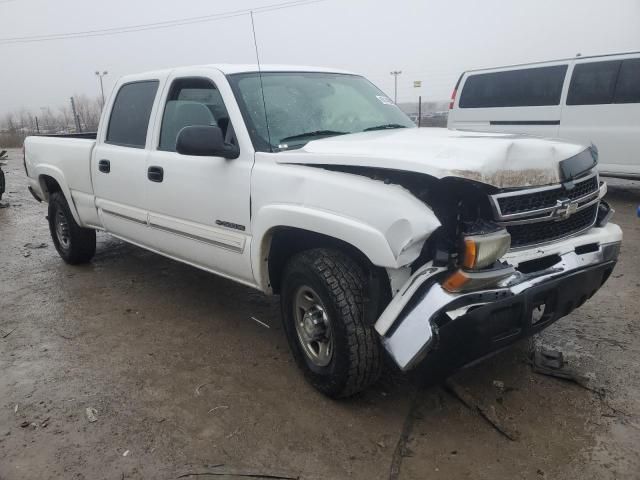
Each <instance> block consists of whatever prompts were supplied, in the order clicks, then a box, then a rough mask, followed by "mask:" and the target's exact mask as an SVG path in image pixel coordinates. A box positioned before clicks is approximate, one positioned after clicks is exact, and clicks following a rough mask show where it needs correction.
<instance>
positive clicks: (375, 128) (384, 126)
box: [363, 123, 407, 132]
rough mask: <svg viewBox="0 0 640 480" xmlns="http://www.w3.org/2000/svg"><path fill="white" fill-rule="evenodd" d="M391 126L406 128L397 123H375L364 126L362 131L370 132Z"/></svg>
mask: <svg viewBox="0 0 640 480" xmlns="http://www.w3.org/2000/svg"><path fill="white" fill-rule="evenodd" d="M391 128H407V127H406V125H400V124H399V123H387V124H385V125H376V126H375V127H369V128H365V129H364V130H363V132H371V131H373V130H389V129H391Z"/></svg>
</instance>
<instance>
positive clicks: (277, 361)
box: [0, 150, 640, 480]
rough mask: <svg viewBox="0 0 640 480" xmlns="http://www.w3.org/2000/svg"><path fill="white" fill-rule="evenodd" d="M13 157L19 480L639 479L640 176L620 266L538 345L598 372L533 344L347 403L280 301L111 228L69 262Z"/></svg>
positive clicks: (9, 386)
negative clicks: (538, 363)
mask: <svg viewBox="0 0 640 480" xmlns="http://www.w3.org/2000/svg"><path fill="white" fill-rule="evenodd" d="M6 170H7V183H8V192H7V194H6V196H5V197H4V198H3V200H2V203H3V204H4V205H7V204H8V205H9V206H8V207H6V208H2V209H0V267H1V268H0V479H1V480H14V479H21V480H22V479H38V480H40V479H47V478H56V479H57V478H64V479H102V478H104V479H118V480H120V479H125V478H126V479H137V478H144V479H175V478H238V477H237V475H238V474H250V475H254V477H252V478H265V477H264V476H266V475H272V476H275V477H274V478H279V477H284V478H288V477H290V478H298V477H299V478H301V479H342V478H362V479H387V478H388V479H414V478H416V479H417V478H430V479H439V478H442V479H453V478H455V479H457V478H472V479H474V480H475V479H497V478H504V479H515V478H526V479H544V478H548V479H575V478H582V479H590V478H594V479H595V478H598V479H601V478H603V479H627V478H629V479H632V478H640V474H638V472H640V453H639V452H640V395H639V393H640V375H639V374H638V372H640V368H639V367H640V335H638V334H639V333H640V318H639V317H640V316H639V315H638V313H639V306H640V295H639V293H640V289H639V287H640V242H639V239H640V219H638V218H636V216H635V207H636V205H637V204H639V203H640V184H639V183H637V182H626V181H617V180H612V181H611V182H610V189H609V197H608V198H609V200H610V203H611V204H612V205H613V206H614V207H615V208H616V210H617V214H616V217H615V221H616V222H617V223H619V224H620V225H621V226H622V228H623V230H624V233H625V241H624V244H623V247H622V254H621V259H620V263H619V264H618V266H617V268H616V270H615V271H614V274H613V276H612V278H611V279H610V280H609V281H608V283H607V284H606V285H605V286H604V287H603V289H602V290H601V291H600V292H599V293H598V294H597V295H596V296H595V297H594V298H592V299H591V300H590V301H589V302H587V304H585V305H584V306H583V307H582V308H581V309H579V310H578V311H576V312H574V313H573V314H571V315H570V316H568V317H567V318H564V319H562V320H560V321H559V322H558V323H556V324H555V325H553V326H552V327H550V328H549V329H548V330H546V331H545V332H544V333H543V334H542V335H540V336H538V337H536V338H535V339H534V340H533V341H532V343H535V344H536V345H545V346H547V347H551V348H557V349H560V350H561V351H562V352H563V353H564V355H565V358H566V359H567V360H568V362H569V364H570V366H571V367H572V368H574V369H575V370H576V371H578V372H580V373H581V374H582V375H585V376H586V377H587V378H588V380H587V381H586V382H583V385H582V386H581V385H577V384H575V383H571V382H567V381H563V380H559V379H556V378H552V377H546V376H541V375H539V374H536V373H533V372H532V371H531V368H530V366H529V365H528V363H527V358H528V356H527V352H528V351H529V348H530V344H529V342H525V343H521V344H518V345H515V346H514V347H513V348H511V349H509V350H507V351H505V352H503V353H501V354H500V355H498V356H496V357H494V358H492V359H490V360H488V361H485V362H483V363H481V364H478V365H476V366H474V367H473V368H469V369H466V370H464V371H462V372H460V373H459V374H457V375H456V376H455V377H454V378H453V380H452V382H451V383H450V384H449V385H448V386H447V387H443V386H432V387H420V385H419V384H418V382H416V381H412V380H409V379H407V380H404V381H397V380H394V381H391V379H389V378H383V380H382V381H381V382H380V383H379V384H378V385H376V386H375V387H374V388H372V389H370V390H369V391H367V392H366V393H364V394H362V395H360V396H358V397H356V398H352V399H349V400H346V401H341V402H335V401H331V400H328V399H326V398H324V397H322V396H321V395H320V394H318V393H316V392H315V391H314V390H313V389H312V388H311V387H309V386H308V385H307V384H306V383H305V382H304V380H303V379H302V376H301V375H300V374H299V373H298V371H297V369H296V367H295V365H294V363H293V361H292V359H291V357H290V355H289V352H288V348H287V345H286V340H285V338H284V332H283V331H282V327H281V324H280V316H279V312H278V307H277V301H276V300H274V299H270V298H267V297H264V296H263V295H261V294H259V293H257V292H254V291H252V290H249V289H247V288H245V287H242V286H239V285H236V284H234V283H231V282H229V281H227V280H224V279H221V278H217V277H215V276H213V275H210V274H207V273H205V272H201V271H199V270H196V269H194V268H191V267H188V266H186V265H182V264H179V263H177V262H174V261H172V260H168V259H166V258H163V257H161V256H158V255H155V254H153V253H149V252H146V251H145V250H142V249H140V248H137V247H133V246H130V245H127V244H124V243H122V242H120V241H118V240H115V239H112V238H110V237H109V236H107V235H104V234H99V235H98V242H99V243H98V251H97V254H96V257H95V259H94V261H93V262H92V263H91V264H89V265H85V266H81V267H71V266H67V265H65V264H64V263H63V262H62V261H61V260H60V258H59V257H58V255H57V254H56V252H55V249H54V247H53V244H52V242H51V240H50V237H49V232H48V228H47V224H46V222H45V218H44V216H45V214H46V206H45V205H44V204H39V203H37V202H36V201H35V200H34V199H33V198H32V197H31V195H30V194H29V193H28V192H27V190H26V188H25V184H26V181H25V176H24V172H23V170H22V160H21V155H20V152H19V151H18V150H11V151H10V158H9V165H8V167H7V168H6ZM41 244H44V246H42V248H34V247H39V246H41ZM252 316H253V317H255V318H258V319H259V320H261V321H262V322H264V323H266V324H267V325H269V326H270V328H266V327H264V326H262V325H260V324H258V323H256V322H255V321H253V320H251V317H252ZM454 391H456V392H458V394H460V393H461V392H462V396H463V397H465V398H467V400H468V397H472V398H473V399H474V400H472V401H471V402H472V407H471V408H469V406H467V405H465V404H464V403H463V402H461V400H460V398H459V395H456V394H454V393H453V392H454ZM475 405H481V406H482V407H483V408H484V409H485V411H488V412H489V416H491V415H492V414H493V415H494V416H495V417H497V418H498V419H500V425H502V428H503V430H505V431H506V432H507V434H508V435H509V436H511V437H512V438H511V439H510V438H507V436H505V435H504V434H503V433H501V432H500V431H498V429H496V428H494V427H493V426H492V425H491V424H490V423H489V422H488V421H487V420H486V419H485V418H483V416H481V415H480V413H479V411H478V409H477V408H476V407H475ZM87 409H94V410H90V412H91V413H93V414H95V421H93V422H92V421H90V420H89V418H88V415H87ZM207 472H209V473H215V474H218V475H217V476H211V475H209V476H204V475H203V476H198V477H196V476H191V477H190V476H185V475H187V474H190V473H191V474H193V473H198V474H204V473H207ZM221 474H223V476H220V475H221ZM260 475H262V476H263V477H260ZM245 478H246V477H245Z"/></svg>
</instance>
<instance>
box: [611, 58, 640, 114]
mask: <svg viewBox="0 0 640 480" xmlns="http://www.w3.org/2000/svg"><path fill="white" fill-rule="evenodd" d="M614 103H640V58H634V59H633V60H623V61H622V67H620V73H619V74H618V83H617V84H616V95H615V98H614Z"/></svg>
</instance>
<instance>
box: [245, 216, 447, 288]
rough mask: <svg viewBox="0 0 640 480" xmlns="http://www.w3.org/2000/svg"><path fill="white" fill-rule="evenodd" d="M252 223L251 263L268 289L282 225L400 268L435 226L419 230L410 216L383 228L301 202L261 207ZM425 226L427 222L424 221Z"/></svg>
mask: <svg viewBox="0 0 640 480" xmlns="http://www.w3.org/2000/svg"><path fill="white" fill-rule="evenodd" d="M255 219H256V220H255V222H254V224H253V226H252V232H253V237H254V241H253V242H252V244H251V245H252V247H251V264H252V268H253V273H254V277H255V278H256V280H257V281H258V282H259V284H260V286H261V287H262V288H263V289H264V290H267V289H268V284H269V279H268V266H267V265H268V263H267V259H268V255H269V249H270V246H271V236H272V233H273V231H274V230H275V229H277V228H281V227H289V228H297V229H301V230H307V231H310V232H315V233H319V234H322V235H326V236H329V237H332V238H335V239H338V240H341V241H343V242H346V243H348V244H350V245H352V246H353V247H355V248H356V249H358V250H359V251H360V252H362V253H363V254H364V255H365V256H366V257H367V258H368V259H369V261H370V262H371V263H372V264H373V265H376V266H379V267H384V268H399V267H401V266H403V265H406V264H408V263H410V262H412V261H413V260H415V259H416V258H417V257H418V255H419V254H420V250H421V248H422V244H423V243H424V240H425V239H426V238H427V237H428V236H429V235H430V234H431V232H432V231H433V230H435V228H437V226H438V225H439V223H436V222H437V220H436V222H434V225H433V229H424V228H421V229H420V231H415V230H414V227H415V226H412V225H411V223H410V222H409V221H408V220H407V219H406V218H400V219H398V220H396V221H395V222H393V223H392V224H391V225H390V226H388V228H387V229H386V230H385V231H383V230H381V229H379V228H377V227H374V226H372V225H370V224H368V223H366V222H363V221H361V220H358V219H355V218H351V217H348V216H345V215H340V214H338V213H335V212H330V211H325V210H320V209H317V208H311V207H306V206H301V205H291V204H275V205H268V206H265V207H263V208H261V209H260V210H259V211H258V212H257V214H256V216H255ZM420 227H424V225H423V224H422V225H420Z"/></svg>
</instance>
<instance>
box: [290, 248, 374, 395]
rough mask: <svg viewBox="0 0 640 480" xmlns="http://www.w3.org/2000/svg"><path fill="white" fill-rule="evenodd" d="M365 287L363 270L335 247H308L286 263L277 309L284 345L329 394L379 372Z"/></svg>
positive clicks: (357, 387) (351, 388) (346, 391)
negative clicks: (365, 314)
mask: <svg viewBox="0 0 640 480" xmlns="http://www.w3.org/2000/svg"><path fill="white" fill-rule="evenodd" d="M365 289H366V276H365V274H364V272H363V270H362V268H361V267H360V266H359V265H358V264H357V263H356V262H354V261H353V260H352V259H351V258H349V257H348V256H347V255H345V254H343V253H342V252H340V251H336V250H328V249H314V250H308V251H306V252H302V253H299V254H297V255H295V256H294V257H293V258H292V259H291V260H290V261H289V263H288V264H287V266H286V267H285V272H284V280H283V287H282V292H281V307H282V314H283V317H284V327H285V331H286V334H287V339H288V341H289V346H290V348H291V351H292V353H293V356H294V358H295V360H296V363H297V364H298V366H299V367H300V368H301V369H302V371H303V373H304V375H305V377H306V378H307V380H308V381H309V382H310V383H311V384H312V385H313V386H314V387H315V388H317V389H318V390H319V391H321V392H322V393H324V394H325V395H328V396H330V397H333V398H339V397H346V396H349V395H353V394H355V393H358V392H360V391H361V390H364V389H365V388H367V387H368V386H369V385H371V384H372V383H373V382H375V381H376V380H377V378H378V376H379V374H380V365H381V351H380V349H381V347H380V343H379V340H378V337H377V335H376V333H375V331H374V329H373V326H372V325H370V324H368V322H367V321H366V320H365V316H364V309H363V299H364V298H365V293H366V292H365Z"/></svg>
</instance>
